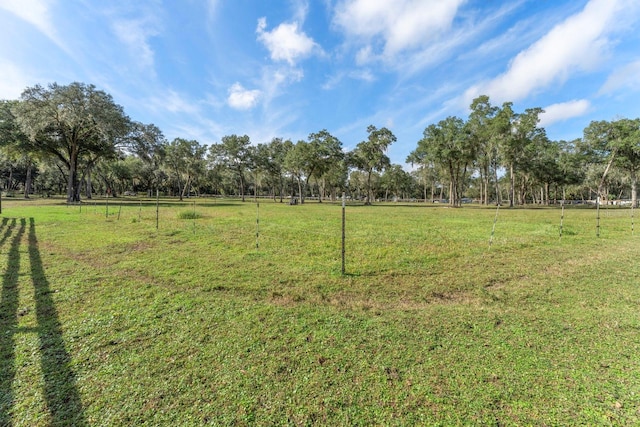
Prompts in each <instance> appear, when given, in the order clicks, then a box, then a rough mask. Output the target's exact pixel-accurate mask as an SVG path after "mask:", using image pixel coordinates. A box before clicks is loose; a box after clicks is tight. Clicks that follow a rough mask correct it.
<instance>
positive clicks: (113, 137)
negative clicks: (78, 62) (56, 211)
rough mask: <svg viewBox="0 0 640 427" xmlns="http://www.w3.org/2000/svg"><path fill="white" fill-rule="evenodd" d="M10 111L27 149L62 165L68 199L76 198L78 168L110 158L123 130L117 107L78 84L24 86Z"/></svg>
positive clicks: (125, 121)
mask: <svg viewBox="0 0 640 427" xmlns="http://www.w3.org/2000/svg"><path fill="white" fill-rule="evenodd" d="M12 111H13V112H14V114H15V115H16V117H17V120H18V124H19V126H20V129H21V131H22V132H24V133H25V134H26V135H27V136H28V138H29V141H30V149H31V150H32V151H34V152H37V153H40V154H42V155H46V156H52V157H55V158H56V159H58V160H60V161H61V162H62V163H63V164H64V165H65V166H66V173H67V179H68V185H67V201H68V202H76V201H79V200H80V186H79V183H80V179H79V175H78V172H79V168H80V167H81V166H82V165H87V164H89V165H90V164H93V163H95V162H96V161H97V160H98V159H100V158H108V157H114V156H115V155H116V148H117V147H118V145H120V144H124V143H125V142H126V137H127V135H128V132H129V124H130V123H129V118H128V117H127V116H126V115H125V114H124V111H123V110H122V107H120V106H119V105H117V104H115V103H114V102H113V99H112V98H111V96H110V95H108V94H107V93H105V92H103V91H100V90H97V89H96V88H95V86H93V85H86V84H83V83H71V84H70V85H68V86H60V85H58V84H56V83H53V84H51V85H49V87H48V88H44V87H42V86H40V85H36V86H33V87H29V88H27V89H25V90H24V92H23V93H22V96H21V100H20V102H19V103H18V104H17V105H16V106H15V107H14V108H13V109H12Z"/></svg>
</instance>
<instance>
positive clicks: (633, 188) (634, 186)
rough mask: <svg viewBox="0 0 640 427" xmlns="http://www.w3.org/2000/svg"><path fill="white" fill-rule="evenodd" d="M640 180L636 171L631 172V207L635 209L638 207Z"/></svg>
mask: <svg viewBox="0 0 640 427" xmlns="http://www.w3.org/2000/svg"><path fill="white" fill-rule="evenodd" d="M637 186H638V178H637V176H636V171H635V170H631V206H633V207H634V208H637V207H638V188H637Z"/></svg>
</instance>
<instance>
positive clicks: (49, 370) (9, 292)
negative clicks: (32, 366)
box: [0, 218, 87, 426]
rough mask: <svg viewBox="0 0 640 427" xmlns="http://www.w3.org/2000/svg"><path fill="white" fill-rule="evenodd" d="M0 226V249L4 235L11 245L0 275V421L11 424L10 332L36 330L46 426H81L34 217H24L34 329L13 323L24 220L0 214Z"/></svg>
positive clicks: (12, 371) (13, 372) (13, 371)
mask: <svg viewBox="0 0 640 427" xmlns="http://www.w3.org/2000/svg"><path fill="white" fill-rule="evenodd" d="M2 228H5V232H4V233H3V235H2V237H1V238H0V248H1V247H2V246H3V245H4V243H5V242H6V241H7V240H8V239H10V238H11V244H10V247H9V251H8V253H7V256H8V262H7V267H6V271H5V272H4V274H3V275H2V291H1V295H0V426H11V425H12V424H13V420H12V413H13V406H14V400H15V396H14V392H13V388H12V387H13V382H14V379H15V376H16V366H15V339H14V338H15V337H14V336H15V334H16V333H33V332H36V333H37V334H38V337H39V340H40V347H39V351H40V365H41V369H42V375H43V379H44V382H43V383H44V398H45V401H46V406H47V409H48V411H49V414H50V421H51V425H73V426H85V425H87V423H86V421H85V417H84V410H83V407H82V401H81V400H80V394H79V392H78V389H77V387H76V376H75V373H74V372H73V370H72V368H71V357H70V355H69V353H67V351H66V349H65V346H64V340H63V338H62V325H61V323H60V320H59V319H58V312H57V311H56V308H55V304H54V301H53V298H52V296H51V295H52V291H51V289H50V287H49V282H48V280H47V278H46V276H45V274H44V268H43V266H42V259H41V257H40V250H39V249H38V240H37V238H36V231H35V221H34V219H33V218H30V219H29V235H28V254H29V264H30V267H31V281H32V283H33V287H34V301H35V306H36V307H35V312H36V320H37V326H36V327H35V328H20V327H18V316H19V312H18V303H19V287H18V278H19V274H20V265H21V258H20V246H21V243H22V241H23V237H24V234H25V232H26V229H27V221H26V220H25V219H24V218H21V219H20V223H19V225H18V220H16V219H15V218H14V219H10V220H9V219H7V218H3V220H2V222H1V223H0V230H1V229H2ZM16 228H17V230H16ZM12 235H13V237H11V236H12Z"/></svg>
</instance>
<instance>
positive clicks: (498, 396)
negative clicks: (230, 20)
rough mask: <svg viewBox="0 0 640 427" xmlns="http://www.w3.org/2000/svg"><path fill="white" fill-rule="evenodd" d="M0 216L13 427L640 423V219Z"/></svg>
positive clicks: (0, 318)
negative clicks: (637, 222)
mask: <svg viewBox="0 0 640 427" xmlns="http://www.w3.org/2000/svg"><path fill="white" fill-rule="evenodd" d="M2 209H3V210H2V215H1V217H0V265H1V266H2V272H1V274H2V289H1V296H0V425H15V426H44V425H79V426H81V425H92V426H93V425H95V426H101V425H114V426H120V425H206V424H210V425H443V426H444V425H447V426H448V425H536V426H542V425H640V357H639V356H638V355H639V354H640V311H639V310H638V308H639V306H640V286H639V284H638V275H639V273H640V264H639V263H638V256H639V255H640V245H639V242H640V240H639V239H640V236H638V235H637V234H638V233H636V235H633V234H632V232H631V226H632V217H631V211H630V210H629V209H626V210H622V209H610V210H604V209H603V210H602V211H601V221H600V225H601V229H600V237H599V238H597V237H596V212H595V210H594V209H589V208H573V209H567V210H565V215H564V222H563V235H562V238H559V226H560V213H561V212H560V210H559V209H558V208H538V209H511V210H510V209H505V208H502V209H500V211H499V212H498V220H497V222H496V224H495V235H494V238H493V244H492V245H491V247H489V239H490V235H491V230H492V227H493V223H494V218H495V215H496V210H495V208H480V207H473V206H465V207H464V208H462V209H449V208H446V207H443V206H442V207H437V206H418V205H415V206H398V205H384V204H380V205H374V206H370V207H365V206H347V209H346V218H347V225H346V274H345V275H342V274H341V207H340V206H339V205H338V204H328V203H324V204H317V203H307V204H305V205H302V206H289V205H287V204H279V203H273V202H271V201H264V202H261V203H260V205H259V206H258V205H256V204H255V203H252V202H247V203H239V202H235V201H230V200H224V199H216V200H214V199H198V200H196V201H195V203H194V202H193V201H185V202H184V203H182V204H180V203H177V202H175V201H169V200H161V203H160V207H159V219H158V222H157V224H158V228H157V229H156V205H155V202H154V201H153V200H150V201H145V202H138V201H136V200H133V199H129V200H128V201H126V202H120V201H116V202H115V203H114V201H113V200H111V201H109V206H108V211H107V207H106V206H105V201H104V200H100V201H97V202H92V201H90V202H89V203H84V204H83V205H82V206H67V205H65V204H64V203H63V202H62V201H60V200H31V201H23V200H3V203H2ZM257 220H258V221H257Z"/></svg>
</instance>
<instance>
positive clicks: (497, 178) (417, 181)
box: [0, 82, 640, 206]
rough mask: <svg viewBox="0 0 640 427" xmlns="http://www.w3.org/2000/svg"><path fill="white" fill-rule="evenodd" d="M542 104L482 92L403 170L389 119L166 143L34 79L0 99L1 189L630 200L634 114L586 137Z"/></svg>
mask: <svg viewBox="0 0 640 427" xmlns="http://www.w3.org/2000/svg"><path fill="white" fill-rule="evenodd" d="M541 113H543V110H542V109H541V108H529V109H526V110H524V111H523V112H516V111H514V110H513V104H512V103H510V102H505V103H503V104H502V105H501V106H496V105H492V104H491V102H490V99H489V97H488V96H486V95H483V96H479V97H478V98H476V99H474V100H473V102H472V103H471V105H470V113H469V116H468V117H467V118H466V119H463V118H460V117H454V116H451V117H447V118H446V119H444V120H441V121H439V122H438V123H435V124H431V125H429V126H427V128H426V129H425V130H424V133H423V136H422V138H421V139H420V140H419V141H417V144H416V148H415V149H414V150H413V151H411V153H410V154H409V155H408V156H407V159H406V162H407V163H409V164H411V165H412V170H411V171H406V170H405V169H404V168H403V167H402V165H398V164H391V161H390V159H389V157H388V155H387V152H388V148H389V146H390V145H391V144H393V143H394V142H396V137H395V135H394V134H393V133H392V132H391V131H390V130H389V129H387V128H385V127H382V128H377V127H376V126H373V125H370V126H368V127H367V129H366V132H367V137H366V139H364V140H363V141H361V142H360V143H358V144H357V145H356V146H355V148H354V149H353V150H351V151H346V150H345V149H344V146H343V144H342V142H341V141H340V140H339V139H338V138H336V137H335V136H333V135H332V134H331V133H329V132H328V131H327V130H326V129H323V130H320V131H318V132H315V133H310V134H309V136H308V138H307V139H306V140H299V141H297V142H295V143H294V142H293V141H291V140H288V139H283V138H273V139H272V140H271V141H269V142H262V143H257V144H254V143H252V141H251V140H250V138H249V137H248V136H247V135H228V136H224V137H222V138H221V140H220V141H219V142H217V143H215V144H212V145H210V146H207V145H203V144H201V143H200V142H198V141H196V140H189V139H185V138H175V139H173V140H171V141H168V140H167V139H166V138H165V136H164V135H163V133H162V131H161V130H160V129H159V128H158V127H157V126H155V125H153V124H143V123H140V122H137V121H134V120H132V119H131V118H129V117H128V116H127V115H126V114H125V112H124V110H123V108H122V107H121V106H119V105H117V104H116V103H115V102H114V101H113V99H112V97H111V96H110V95H109V94H107V93H105V92H104V91H101V90H98V89H96V87H95V86H93V85H87V84H84V83H77V82H76V83H71V84H69V85H66V86H63V85H58V84H56V83H53V84H50V85H48V86H47V87H43V86H40V85H36V86H33V87H29V88H26V89H25V90H24V92H23V93H22V95H21V97H20V99H17V100H4V101H0V186H2V189H3V190H4V191H5V192H6V193H13V192H17V191H21V192H23V194H24V196H25V197H29V195H30V194H33V193H34V192H35V193H39V194H63V193H66V197H67V201H68V202H69V203H73V202H78V201H80V199H81V197H84V198H87V199H90V198H92V196H93V195H94V194H108V195H111V196H119V195H122V194H128V193H129V192H134V193H139V192H146V193H147V194H148V195H149V196H151V195H153V194H155V193H156V192H162V193H163V194H167V195H172V196H177V197H179V198H180V199H181V200H182V199H183V198H185V197H191V196H194V195H195V196H198V195H201V194H208V195H229V196H237V197H240V198H242V200H243V201H244V200H246V197H249V196H253V197H258V196H260V197H265V196H268V197H271V198H273V200H274V201H278V200H279V201H280V202H282V201H283V200H284V199H285V198H286V199H299V200H300V202H301V203H304V202H305V200H306V199H308V198H309V197H313V198H314V199H317V200H318V201H319V202H322V201H323V200H326V199H332V200H335V199H336V198H337V197H338V196H339V195H340V194H341V193H342V192H346V193H347V194H348V195H349V196H350V197H351V198H355V199H359V200H362V201H364V203H365V204H371V203H372V202H373V201H374V200H377V199H385V200H387V199H389V198H391V199H393V200H398V199H421V200H425V201H446V202H447V203H449V204H450V205H452V206H460V205H462V203H464V202H465V201H467V200H471V199H474V200H477V201H479V202H480V203H483V204H491V203H505V202H507V201H508V203H509V204H510V205H512V206H513V205H516V204H525V203H538V204H549V203H553V202H556V201H559V200H567V199H574V200H576V199H578V200H588V199H592V198H593V197H597V198H600V199H601V200H607V199H610V198H629V199H631V203H632V204H633V205H634V206H636V205H637V196H636V193H637V174H638V170H639V169H640V119H618V120H614V121H593V122H591V123H590V124H589V125H588V126H587V127H586V128H585V129H584V134H583V137H582V138H578V139H575V140H573V141H552V140H550V139H549V138H548V137H547V134H546V132H545V129H544V128H543V127H541V126H540V114H541Z"/></svg>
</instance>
